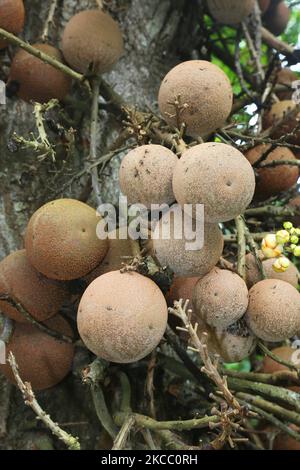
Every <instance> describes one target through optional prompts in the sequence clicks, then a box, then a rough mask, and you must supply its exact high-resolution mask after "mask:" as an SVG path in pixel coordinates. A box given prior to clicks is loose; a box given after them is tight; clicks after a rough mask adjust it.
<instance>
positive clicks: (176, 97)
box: [158, 60, 233, 137]
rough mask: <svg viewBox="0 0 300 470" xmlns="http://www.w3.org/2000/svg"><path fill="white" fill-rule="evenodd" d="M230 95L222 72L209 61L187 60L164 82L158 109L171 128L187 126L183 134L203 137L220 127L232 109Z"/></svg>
mask: <svg viewBox="0 0 300 470" xmlns="http://www.w3.org/2000/svg"><path fill="white" fill-rule="evenodd" d="M232 99H233V93H232V88H231V84H230V81H229V79H228V77H227V75H225V73H224V72H223V71H222V70H221V69H220V68H219V67H218V66H217V65H214V64H212V63H211V62H207V61H205V60H189V61H187V62H182V63H181V64H179V65H177V66H176V67H174V68H173V69H171V70H170V72H168V73H167V75H166V76H165V78H164V79H163V81H162V83H161V86H160V89H159V94H158V104H159V109H160V112H161V114H162V116H163V117H164V119H165V120H166V121H167V123H168V124H169V125H170V126H173V127H177V128H179V129H180V128H181V126H182V125H183V124H185V125H186V134H187V135H190V136H192V137H199V136H206V135H208V134H210V133H211V132H213V131H215V130H216V129H218V128H219V127H221V126H223V124H224V123H225V121H226V119H227V118H228V116H229V114H230V112H231V108H232Z"/></svg>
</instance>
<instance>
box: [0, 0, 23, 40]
mask: <svg viewBox="0 0 300 470" xmlns="http://www.w3.org/2000/svg"><path fill="white" fill-rule="evenodd" d="M24 21H25V9H24V4H23V0H0V28H2V29H5V30H6V31H8V32H9V33H13V34H18V33H20V32H21V31H22V29H23V27H24ZM7 45H8V43H7V41H5V40H4V39H0V49H3V48H4V47H6V46H7Z"/></svg>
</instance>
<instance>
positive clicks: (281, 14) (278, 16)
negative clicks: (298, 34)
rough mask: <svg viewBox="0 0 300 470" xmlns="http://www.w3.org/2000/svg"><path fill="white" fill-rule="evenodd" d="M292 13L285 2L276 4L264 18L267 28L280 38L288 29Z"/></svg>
mask: <svg viewBox="0 0 300 470" xmlns="http://www.w3.org/2000/svg"><path fill="white" fill-rule="evenodd" d="M290 17H291V11H290V9H289V7H288V6H287V5H286V4H285V3H284V2H279V3H278V2H274V3H273V5H271V7H270V8H269V10H268V12H267V13H266V15H265V17H264V23H265V26H266V28H267V29H268V30H269V31H271V33H273V34H274V35H275V36H280V34H282V33H284V31H285V30H286V28H287V25H288V22H289V20H290Z"/></svg>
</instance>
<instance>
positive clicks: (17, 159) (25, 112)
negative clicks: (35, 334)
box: [0, 0, 197, 449]
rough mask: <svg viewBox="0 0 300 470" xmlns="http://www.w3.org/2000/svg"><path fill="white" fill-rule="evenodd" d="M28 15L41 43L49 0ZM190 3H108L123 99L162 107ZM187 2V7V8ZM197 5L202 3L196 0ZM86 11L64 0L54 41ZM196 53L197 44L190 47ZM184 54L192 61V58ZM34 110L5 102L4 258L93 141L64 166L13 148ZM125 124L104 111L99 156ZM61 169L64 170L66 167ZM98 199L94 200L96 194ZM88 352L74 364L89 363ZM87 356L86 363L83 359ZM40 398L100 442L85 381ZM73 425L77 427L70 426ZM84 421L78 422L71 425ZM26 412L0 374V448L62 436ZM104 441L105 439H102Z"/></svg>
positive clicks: (4, 64)
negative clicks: (119, 33) (119, 39)
mask: <svg viewBox="0 0 300 470" xmlns="http://www.w3.org/2000/svg"><path fill="white" fill-rule="evenodd" d="M24 3H25V5H26V12H27V20H26V29H25V33H24V36H23V37H24V38H25V39H26V40H27V41H29V42H30V43H35V42H38V41H39V38H40V35H41V33H42V30H43V25H44V21H45V19H46V17H47V13H48V9H49V6H50V3H51V2H50V0H47V1H44V2H40V1H38V0H25V1H24ZM191 3H193V2H190V1H185V0H111V1H106V2H105V4H106V5H107V7H108V10H109V11H110V13H111V14H112V15H113V16H114V17H115V18H117V19H118V20H119V22H120V25H121V28H122V30H123V32H124V38H125V43H126V53H125V55H124V57H123V58H122V59H121V60H120V62H119V63H118V64H117V66H116V67H115V69H114V71H113V72H111V73H110V74H109V75H108V76H107V77H106V78H107V80H108V81H109V83H110V84H111V85H112V86H113V87H115V89H116V90H117V91H118V93H120V94H121V95H122V96H123V97H124V99H125V100H126V101H127V102H129V103H132V104H136V105H137V106H138V107H139V108H140V109H145V108H146V107H147V106H150V107H151V108H154V109H155V107H156V99H157V91H158V87H159V83H160V80H161V78H162V77H163V76H164V74H165V73H166V71H167V70H169V69H170V68H171V66H172V65H174V64H175V63H176V62H178V61H180V60H182V55H183V54H182V51H183V48H184V49H185V50H189V47H187V46H188V44H189V41H190V36H191V33H190V32H191V31H193V30H195V26H196V22H197V18H196V15H194V14H193V8H191V6H190V5H191ZM187 4H189V8H188V9H187ZM194 7H195V8H197V2H196V1H195V5H194ZM86 8H97V2H96V1H94V0H89V1H88V0H81V1H80V2H78V1H75V0H59V2H58V8H57V10H56V13H55V25H54V27H53V28H52V29H51V42H52V43H53V44H59V41H60V37H61V33H62V30H63V27H64V25H65V23H66V21H68V19H69V18H70V17H71V16H72V15H73V14H74V13H75V12H78V11H80V10H83V9H86ZM191 51H192V48H191ZM13 53H14V50H13V49H12V48H10V49H9V55H8V54H7V52H1V55H0V78H2V79H3V78H5V76H6V75H7V71H8V68H9V56H11V55H12V54H13ZM185 58H189V57H188V55H186V56H185ZM74 88H75V94H74V95H73V96H75V98H76V101H77V103H78V105H79V106H80V105H82V104H83V105H84V103H85V102H86V97H84V98H83V95H82V92H81V91H80V90H79V87H78V85H75V86H74ZM89 109H90V107H89V106H87V107H86V108H85V110H84V113H83V115H82V116H80V120H79V122H77V129H76V130H77V136H83V137H84V136H86V137H87V139H88V124H89ZM32 110H33V107H32V105H28V104H26V103H24V102H22V101H20V100H17V99H15V98H9V99H8V103H7V106H6V107H4V106H0V257H1V258H3V257H4V256H6V255H7V254H8V253H9V252H11V251H13V250H15V249H18V248H21V247H22V235H23V232H24V227H25V225H26V221H27V220H28V218H29V216H30V214H31V213H32V212H33V211H34V210H35V209H36V207H37V206H39V205H40V204H41V203H43V202H46V201H47V200H49V199H51V198H53V195H54V194H55V189H57V188H60V187H61V185H62V184H63V183H64V182H65V181H67V180H68V177H69V176H70V175H69V172H76V171H80V170H81V169H82V168H83V167H84V161H85V158H86V156H87V155H88V142H87V144H86V145H84V142H85V140H84V138H83V139H81V146H80V147H79V149H80V150H79V152H77V153H76V154H73V155H71V156H70V157H69V161H67V163H66V164H65V166H63V164H62V162H61V161H58V163H57V164H52V163H51V162H47V161H44V162H38V160H37V155H36V154H35V153H34V152H29V151H23V150H22V151H20V150H19V151H16V152H11V151H10V150H9V149H8V146H7V143H8V141H9V140H10V137H11V135H12V133H13V132H16V133H17V134H18V135H21V136H28V135H29V133H30V132H32V131H34V130H35V123H34V117H33V114H32ZM119 129H120V124H117V122H116V120H115V119H114V118H113V117H111V116H110V115H109V114H107V113H106V112H105V111H101V133H100V134H99V145H98V156H101V154H102V153H103V152H104V151H105V148H106V147H107V145H108V144H109V143H110V142H112V141H113V139H114V138H115V137H116V136H117V135H118V130H119ZM117 167H118V159H115V160H114V161H113V162H111V163H110V165H109V167H108V168H106V170H105V174H104V175H103V177H102V179H101V181H100V183H101V187H102V196H103V199H104V200H106V201H109V202H111V201H113V202H116V198H117V194H118V183H117V177H116V169H117ZM62 168H63V169H64V170H63V171H59V170H61V169H62ZM86 178H87V177H86V176H85V177H84V178H82V179H81V180H80V182H78V181H77V182H76V183H75V184H73V185H72V187H71V188H70V189H69V190H68V191H66V192H64V193H63V194H62V195H63V196H68V195H69V196H72V197H79V195H80V194H81V192H82V187H84V185H85V180H86ZM90 202H91V203H93V200H91V199H90ZM88 359H89V358H87V357H86V356H85V355H84V354H83V353H82V351H79V352H78V354H77V359H76V361H75V362H77V363H79V364H85V363H88ZM85 361H87V362H85ZM38 399H39V401H40V403H41V405H42V406H44V408H45V409H46V410H47V412H49V413H50V414H51V416H52V418H53V419H54V420H55V421H57V422H59V423H69V426H68V427H67V428H66V430H68V431H70V432H71V433H72V434H73V435H77V436H79V438H80V441H81V444H82V447H83V448H98V447H99V446H100V438H101V426H100V424H99V422H98V420H97V418H96V415H95V412H94V410H93V405H92V403H91V399H90V394H89V391H88V390H87V388H86V387H85V386H84V385H83V384H82V383H81V381H80V379H79V378H74V376H70V377H69V378H68V379H67V380H66V381H65V382H64V383H63V384H61V385H59V386H58V387H56V388H54V389H53V390H50V391H46V392H41V393H39V394H38ZM70 423H71V424H70ZM72 423H78V424H72ZM42 429H43V427H42V426H41V425H40V423H39V422H38V421H37V420H36V419H35V417H34V416H33V413H32V412H31V410H30V409H28V408H27V407H26V406H25V405H24V403H23V401H22V397H21V396H20V393H19V391H18V390H16V389H15V388H12V387H11V386H9V385H8V384H7V383H6V382H5V381H4V380H3V378H2V377H0V449H1V448H3V449H4V448H6V449H9V448H14V449H20V448H35V447H42V448H47V447H49V446H52V445H54V446H55V447H57V446H58V447H60V444H59V443H58V442H57V441H54V439H53V440H52V437H51V436H50V435H49V434H48V433H47V432H44V431H43V432H42V434H41V432H40V431H41V430H42ZM101 445H102V446H103V443H102V444H101Z"/></svg>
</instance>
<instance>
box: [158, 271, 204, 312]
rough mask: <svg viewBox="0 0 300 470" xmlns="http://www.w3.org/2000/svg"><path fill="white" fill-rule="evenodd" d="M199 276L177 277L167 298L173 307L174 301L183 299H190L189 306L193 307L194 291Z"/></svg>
mask: <svg viewBox="0 0 300 470" xmlns="http://www.w3.org/2000/svg"><path fill="white" fill-rule="evenodd" d="M198 281H199V277H197V276H195V277H175V278H174V279H173V282H172V284H171V287H170V290H169V292H168V293H167V296H166V299H167V302H168V304H169V305H170V306H171V307H173V305H174V302H175V301H178V300H180V299H182V300H183V301H186V300H189V308H191V309H192V308H193V302H192V299H193V292H194V289H195V286H196V284H197V282H198Z"/></svg>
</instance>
